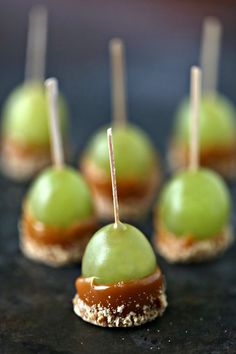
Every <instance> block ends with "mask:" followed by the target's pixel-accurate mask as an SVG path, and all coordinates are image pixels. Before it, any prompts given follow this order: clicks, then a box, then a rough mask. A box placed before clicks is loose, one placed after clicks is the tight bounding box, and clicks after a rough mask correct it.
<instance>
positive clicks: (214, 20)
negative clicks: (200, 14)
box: [204, 16, 222, 28]
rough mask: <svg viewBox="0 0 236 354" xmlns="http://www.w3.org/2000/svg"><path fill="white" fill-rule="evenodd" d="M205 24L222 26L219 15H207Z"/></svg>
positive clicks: (215, 26)
mask: <svg viewBox="0 0 236 354" xmlns="http://www.w3.org/2000/svg"><path fill="white" fill-rule="evenodd" d="M204 24H205V25H207V26H211V27H214V28H222V23H221V21H220V20H219V19H218V18H217V17H214V16H207V17H206V18H205V19H204Z"/></svg>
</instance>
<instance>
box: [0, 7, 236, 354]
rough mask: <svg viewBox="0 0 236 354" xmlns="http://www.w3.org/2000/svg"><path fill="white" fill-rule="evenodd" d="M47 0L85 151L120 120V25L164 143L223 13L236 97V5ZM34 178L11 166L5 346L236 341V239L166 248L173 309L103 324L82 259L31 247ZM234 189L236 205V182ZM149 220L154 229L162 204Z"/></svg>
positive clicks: (54, 349) (137, 108)
mask: <svg viewBox="0 0 236 354" xmlns="http://www.w3.org/2000/svg"><path fill="white" fill-rule="evenodd" d="M42 2H43V1H42ZM16 3H17V2H15V1H12V0H1V4H0V26H1V28H0V34H1V40H0V52H1V55H0V77H1V85H0V104H2V102H3V100H4V98H5V97H6V95H7V92H8V91H9V90H10V89H12V88H13V87H14V85H16V84H17V83H19V82H20V80H22V78H23V58H24V50H23V49H24V48H23V47H22V44H24V43H25V39H24V35H25V30H26V18H27V10H28V9H29V8H30V7H31V6H32V4H33V3H35V2H34V1H33V0H21V2H20V3H19V4H16ZM47 3H48V4H49V8H50V10H51V14H50V16H51V22H50V50H49V56H48V58H49V60H48V74H53V75H56V76H59V79H60V84H61V87H62V88H63V89H64V92H65V93H66V94H67V97H68V99H69V103H70V108H71V112H72V125H73V132H72V138H73V141H74V150H73V154H74V156H77V155H78V153H80V152H81V149H82V147H83V146H84V144H85V143H86V139H87V138H88V136H89V135H90V134H91V133H92V132H93V131H94V130H95V129H96V127H98V126H100V125H101V124H104V123H107V122H108V120H109V115H110V113H109V112H110V111H109V103H110V97H109V77H108V74H109V71H108V57H107V52H106V50H107V41H108V39H109V38H110V37H111V36H112V35H114V34H115V35H117V34H118V35H121V36H123V37H124V38H125V40H126V43H127V62H128V65H129V71H128V89H129V98H130V100H129V108H130V117H131V120H133V121H135V122H136V123H138V124H141V125H142V126H143V127H144V128H145V129H146V130H147V131H148V132H149V133H150V135H151V136H152V138H153V139H154V141H155V144H156V145H157V147H158V148H159V149H160V150H161V151H162V153H163V152H164V147H165V145H166V142H167V140H166V138H167V133H168V131H169V129H170V122H171V118H172V116H173V113H174V109H175V107H176V104H177V102H178V101H179V99H180V98H181V97H182V95H183V92H184V91H185V92H187V89H188V80H187V77H188V69H189V67H190V65H192V64H193V63H196V56H197V53H198V49H199V46H198V44H197V41H198V40H199V37H200V34H199V30H200V25H201V21H202V18H203V17H204V16H205V15H208V14H211V13H213V14H216V15H219V16H220V18H222V20H223V23H224V25H225V26H226V30H225V37H226V40H225V43H224V55H223V57H222V61H221V64H222V68H224V71H222V72H221V79H220V86H221V87H222V91H223V92H225V93H226V94H228V95H229V97H231V98H235V92H236V80H235V79H234V78H233V76H232V75H231V73H232V71H233V70H235V63H236V60H235V59H236V47H235V33H236V22H235V16H236V9H235V7H233V6H232V7H230V6H228V7H227V6H226V5H225V3H224V2H219V1H218V2H216V1H213V0H212V1H209V0H208V1H204V3H203V2H199V1H197V0H193V1H188V0H184V1H181V2H180V1H177V0H171V1H170V0H168V1H165V2H161V1H159V2H157V1H156V0H150V1H146V0H136V1H133V0H126V1H119V2H118V1H115V0H109V1H108V0H91V1H90V2H84V1H74V2H69V1H65V0H64V1H60V5H59V2H58V1H55V0H51V1H47ZM232 3H233V2H232ZM56 6H57V7H56ZM114 13H115V15H116V16H115V17H114ZM9 18H11V21H10V20H9ZM111 18H112V21H111ZM13 25H14V26H13ZM72 44H73V45H72ZM74 44H76V45H74ZM222 74H224V75H222ZM72 79H74V81H73V80H72ZM162 156H163V155H162ZM73 161H74V163H75V161H76V159H75V158H74V159H73ZM26 189H27V186H20V185H16V184H13V183H11V182H9V181H7V180H6V179H4V178H3V177H0V353H1V354H35V353H36V354H59V353H60V354H62V353H63V354H77V353H81V354H87V353H89V354H92V353H96V354H99V353H108V354H110V353H115V354H116V353H117V354H119V353H124V354H126V353H131V354H133V353H136V354H139V353H140V354H143V353H152V352H155V353H164V354H168V353H171V354H182V353H187V354H191V353H193V354H202V353H204V354H205V353H207V354H208V353H211V354H223V353H235V352H236V321H235V318H236V276H235V257H236V246H235V245H234V247H233V248H231V249H230V250H229V251H228V252H227V253H226V254H225V256H224V257H223V258H222V259H220V260H218V261H215V262H213V263H210V264H201V265H194V266H172V265H168V264H167V263H166V262H165V261H163V260H161V259H159V263H160V265H161V267H162V269H163V271H164V273H165V274H166V278H167V295H168V303H169V307H168V309H167V311H166V313H165V314H164V316H163V317H162V318H161V319H158V320H157V321H155V322H153V323H151V324H148V325H146V326H143V327H140V328H135V329H114V330H112V329H103V328H98V327H95V326H92V325H90V324H87V323H85V322H83V321H82V320H80V319H79V318H78V317H77V316H76V315H75V314H74V313H73V309H72V298H73V296H74V293H75V288H74V281H75V278H76V276H78V275H79V274H80V267H79V266H78V267H71V268H65V269H59V270H57V269H50V268H48V267H45V266H42V265H38V264H35V263H32V262H30V261H28V260H27V259H25V258H24V257H23V256H22V255H21V253H20V251H19V248H18V233H17V221H18V218H19V213H20V205H21V201H22V197H23V195H24V193H25V191H26ZM231 191H232V193H233V196H234V205H235V203H236V186H233V187H231ZM138 226H139V227H140V228H141V229H142V230H143V231H144V232H145V233H146V234H148V235H151V234H152V233H153V229H152V220H151V215H150V216H149V219H148V220H146V221H143V222H141V223H140V225H138Z"/></svg>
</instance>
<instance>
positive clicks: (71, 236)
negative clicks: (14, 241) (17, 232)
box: [21, 207, 97, 247]
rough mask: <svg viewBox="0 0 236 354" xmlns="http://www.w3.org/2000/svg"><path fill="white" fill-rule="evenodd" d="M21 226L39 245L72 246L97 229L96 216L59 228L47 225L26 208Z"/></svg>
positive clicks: (25, 233)
mask: <svg viewBox="0 0 236 354" xmlns="http://www.w3.org/2000/svg"><path fill="white" fill-rule="evenodd" d="M21 226H22V229H23V233H24V235H27V237H30V238H32V239H33V240H34V241H35V242H37V243H38V244H39V245H56V244H59V245H60V246H64V247H66V246H71V244H73V243H74V242H75V241H78V239H81V240H82V239H83V238H84V237H86V238H87V236H88V235H92V234H93V233H94V232H95V230H96V229H97V222H96V218H95V217H94V216H93V217H90V218H89V219H86V220H83V221H79V222H77V223H74V224H73V225H71V226H69V227H67V228H59V227H55V226H50V225H45V224H44V223H42V222H40V221H37V220H36V219H35V218H34V217H33V216H32V215H31V214H30V213H29V211H28V210H27V208H26V207H25V208H24V212H23V217H22V221H21Z"/></svg>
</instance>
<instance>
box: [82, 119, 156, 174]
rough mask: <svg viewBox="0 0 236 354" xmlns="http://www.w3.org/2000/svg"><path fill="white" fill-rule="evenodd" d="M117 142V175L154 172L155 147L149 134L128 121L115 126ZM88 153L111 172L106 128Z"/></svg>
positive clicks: (115, 150)
mask: <svg viewBox="0 0 236 354" xmlns="http://www.w3.org/2000/svg"><path fill="white" fill-rule="evenodd" d="M113 144H114V153H115V159H116V175H117V178H118V179H119V178H124V179H125V178H135V177H139V178H140V179H142V178H145V177H147V176H149V175H150V173H152V172H153V167H154V166H155V150H154V147H153V145H152V143H151V142H150V140H149V138H148V137H147V135H146V134H145V133H144V132H143V131H142V130H141V129H139V128H137V127H135V126H133V125H130V124H126V125H125V126H124V127H114V128H113ZM85 156H86V157H87V158H88V159H89V160H90V161H92V162H93V163H94V164H95V165H96V166H97V167H98V168H100V169H101V170H103V171H105V172H106V173H107V175H110V165H109V154H108V147H107V135H106V129H105V128H104V129H102V130H100V131H99V132H98V133H97V134H96V135H95V136H94V137H93V138H92V140H91V141H90V143H89V145H88V148H87V150H86V152H85Z"/></svg>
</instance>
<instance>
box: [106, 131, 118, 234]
mask: <svg viewBox="0 0 236 354" xmlns="http://www.w3.org/2000/svg"><path fill="white" fill-rule="evenodd" d="M107 141H108V149H109V159H110V169H111V183H112V195H113V208H114V217H115V227H118V226H119V224H120V217H119V204H118V197H117V186H116V168H115V158H114V149H113V141H112V129H111V128H109V129H107Z"/></svg>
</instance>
